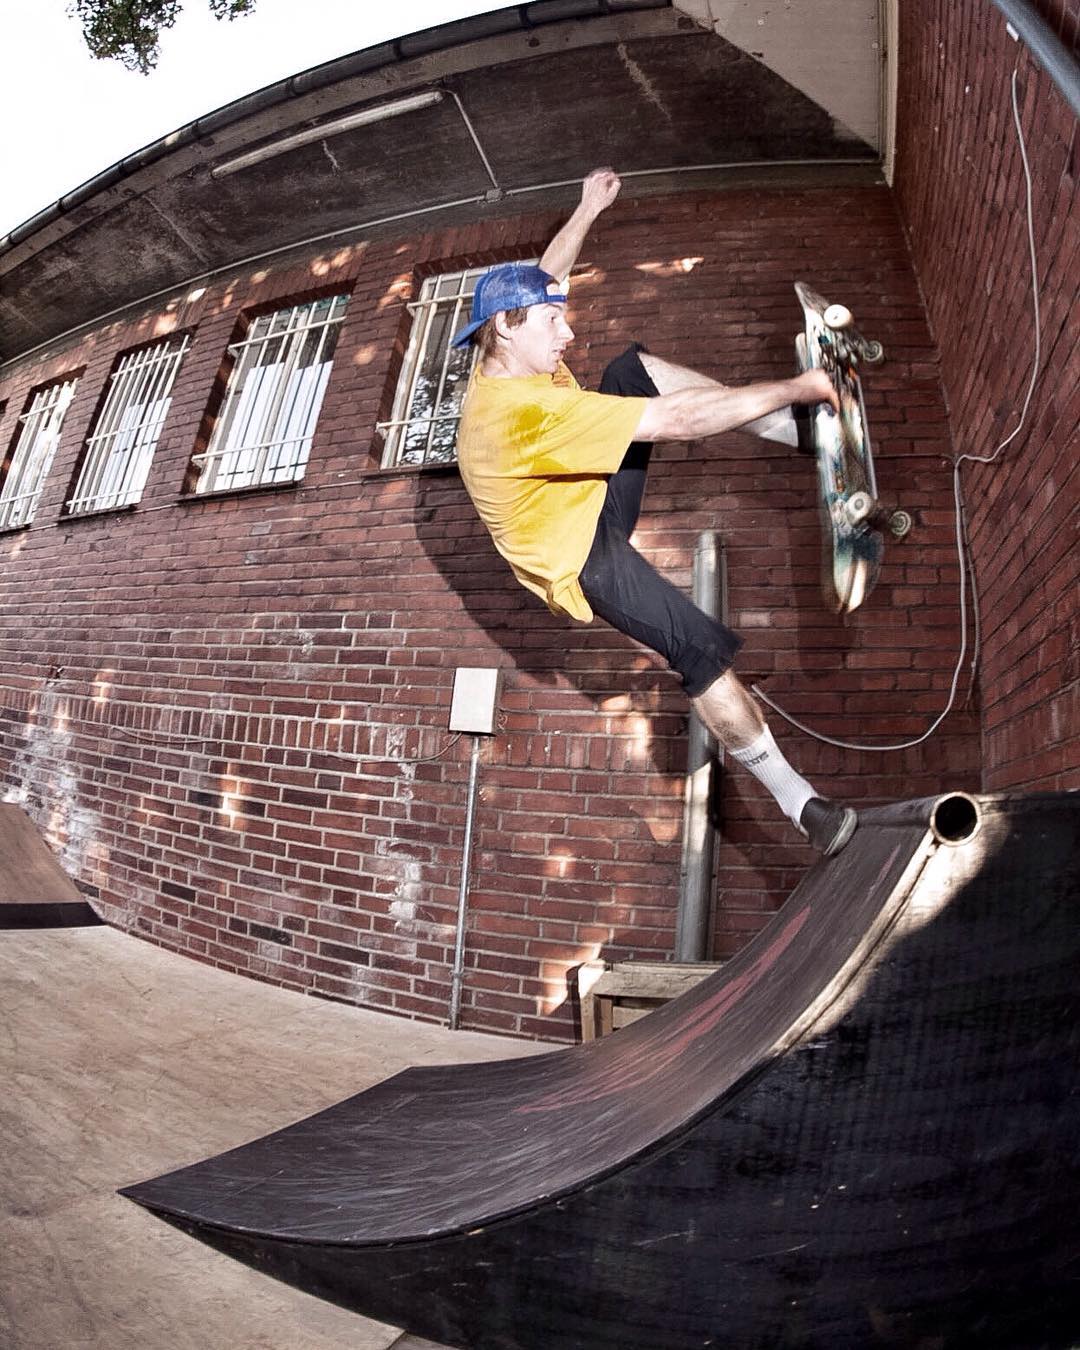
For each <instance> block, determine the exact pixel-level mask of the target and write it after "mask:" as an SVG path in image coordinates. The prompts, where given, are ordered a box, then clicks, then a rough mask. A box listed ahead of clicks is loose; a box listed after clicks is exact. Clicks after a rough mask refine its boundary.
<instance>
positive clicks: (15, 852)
mask: <svg viewBox="0 0 1080 1350" xmlns="http://www.w3.org/2000/svg"><path fill="white" fill-rule="evenodd" d="M100 922H101V920H100V919H99V918H98V916H97V914H96V913H95V912H94V910H93V909H91V907H90V905H89V903H88V902H87V901H86V899H85V898H84V897H83V895H82V893H81V892H80V891H79V889H78V888H77V887H76V885H75V883H74V882H73V881H72V880H71V878H70V877H69V876H68V875H67V874H66V873H65V872H64V870H63V868H62V867H61V866H60V864H59V863H58V862H57V861H56V859H55V857H53V855H52V853H50V852H49V848H48V845H47V844H46V843H45V841H44V839H42V837H41V835H40V834H39V833H38V831H37V827H36V826H35V825H34V822H33V821H32V820H31V819H30V817H29V816H28V815H27V814H26V812H25V811H24V810H23V809H22V807H21V806H17V805H15V804H14V803H12V802H0V929H2V928H68V927H72V928H81V927H84V926H89V925H91V924H97V923H100Z"/></svg>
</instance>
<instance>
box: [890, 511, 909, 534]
mask: <svg viewBox="0 0 1080 1350" xmlns="http://www.w3.org/2000/svg"><path fill="white" fill-rule="evenodd" d="M914 524H915V521H914V520H913V519H912V516H911V512H910V511H894V512H893V513H892V515H891V516H890V517H889V533H890V534H891V535H892V537H893V538H894V539H903V537H904V535H905V534H907V533H908V532H909V531H910V529H911V527H912V525H914Z"/></svg>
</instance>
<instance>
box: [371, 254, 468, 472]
mask: <svg viewBox="0 0 1080 1350" xmlns="http://www.w3.org/2000/svg"><path fill="white" fill-rule="evenodd" d="M487 270H488V269H487V268H486V267H472V268H469V269H468V270H467V271H464V272H443V273H442V274H441V275H439V276H433V277H428V278H427V280H426V281H424V283H423V285H422V286H421V288H420V295H419V296H418V298H417V299H416V300H415V301H414V302H413V303H412V304H411V305H410V306H409V309H410V310H411V311H412V314H413V326H412V334H411V337H410V339H409V348H408V351H407V352H406V353H405V362H404V365H403V366H402V368H401V376H400V378H399V379H398V386H397V393H396V395H395V398H394V410H393V413H392V415H391V418H390V421H388V422H380V423H379V424H378V426H379V430H380V431H382V432H383V433H384V434H385V436H386V443H385V446H384V449H383V468H391V467H393V466H394V465H399V464H451V463H453V461H454V459H455V456H456V447H457V430H458V422H459V421H460V419H461V405H462V403H463V402H464V401H465V390H466V389H467V388H468V384H469V376H470V375H471V374H472V368H473V366H474V365H475V363H476V348H475V347H472V346H469V347H462V348H454V347H451V346H450V339H451V338H452V337H453V336H454V334H455V333H456V332H457V331H458V329H459V328H463V327H464V326H465V324H466V323H468V321H469V305H470V301H471V300H472V294H473V291H474V290H475V289H476V282H477V280H478V278H480V277H481V276H483V274H484V273H485V272H486V271H487Z"/></svg>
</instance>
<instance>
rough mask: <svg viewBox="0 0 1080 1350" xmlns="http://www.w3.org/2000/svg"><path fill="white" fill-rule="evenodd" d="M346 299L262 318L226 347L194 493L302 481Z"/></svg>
mask: <svg viewBox="0 0 1080 1350" xmlns="http://www.w3.org/2000/svg"><path fill="white" fill-rule="evenodd" d="M348 299H349V297H348V295H345V294H341V295H333V296H324V297H322V298H321V299H318V300H311V301H308V302H307V303H306V304H302V305H291V306H286V307H284V308H282V309H277V310H273V311H272V312H271V313H269V314H263V315H260V316H259V317H258V318H256V319H253V320H252V322H251V325H250V326H249V328H248V331H247V334H246V336H245V337H244V338H243V339H242V340H241V341H240V342H236V343H233V344H232V346H230V347H229V354H230V355H231V356H232V357H233V358H234V365H233V368H232V371H231V373H230V375H229V383H228V387H227V389H226V391H225V400H224V402H223V404H222V407H221V412H220V413H219V414H218V417H217V420H216V422H215V424H214V431H213V434H212V436H211V439H210V444H209V445H208V446H207V448H206V450H205V452H204V453H202V454H200V455H194V456H193V457H192V462H193V463H194V464H196V465H197V466H198V468H199V471H200V472H199V480H198V482H197V483H196V485H195V488H194V491H195V492H196V493H199V494H202V493H208V492H234V491H238V490H240V489H242V488H249V487H266V486H269V485H271V484H275V483H294V482H297V481H298V480H299V479H301V478H303V476H304V471H305V469H306V468H307V462H308V455H309V453H310V451H311V441H312V438H313V436H314V434H315V424H316V422H317V421H318V417H319V412H320V410H321V408H322V401H323V396H324V394H325V393H326V386H327V383H328V382H329V379H330V370H331V367H332V366H333V360H334V350H335V349H336V346H337V338H338V333H339V332H340V329H341V324H342V320H343V319H344V316H345V307H346V305H347V303H348ZM320 311H321V312H320ZM305 358H308V359H305Z"/></svg>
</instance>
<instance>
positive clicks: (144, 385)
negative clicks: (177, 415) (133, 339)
mask: <svg viewBox="0 0 1080 1350" xmlns="http://www.w3.org/2000/svg"><path fill="white" fill-rule="evenodd" d="M190 342H191V338H190V336H189V335H188V334H186V333H184V334H181V335H179V336H173V337H168V338H166V339H165V340H164V341H163V342H158V343H156V344H155V345H154V346H152V347H139V348H136V349H135V350H134V351H130V352H126V353H125V354H124V355H123V356H121V357H120V359H119V361H118V362H117V364H116V369H115V370H114V371H113V373H112V375H111V376H110V377H109V392H108V394H107V395H106V398H105V403H104V406H103V407H102V409H101V413H100V414H99V416H98V419H97V422H96V423H95V426H94V430H93V432H92V433H91V435H90V436H89V437H88V438H87V442H86V453H85V455H84V456H83V463H82V468H81V469H80V471H79V477H78V482H77V483H76V486H75V490H74V492H73V493H72V494H71V497H70V498H69V499H68V501H67V504H66V505H67V511H68V514H69V515H73V516H77V515H87V514H89V513H91V512H94V511H116V510H119V509H120V508H121V507H124V506H132V505H134V504H135V503H136V502H137V501H139V499H140V498H141V497H142V493H143V488H144V487H145V486H146V479H147V477H148V475H149V473H150V462H151V460H152V459H153V457H154V450H155V448H156V446H157V442H158V437H159V436H160V435H161V428H162V427H163V426H164V424H165V418H166V416H167V415H168V411H169V405H170V403H171V402H172V388H173V383H174V381H175V380H176V375H177V372H178V371H179V369H180V363H181V361H182V360H183V358H184V354H185V352H186V351H187V349H188V347H189V345H190Z"/></svg>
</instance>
